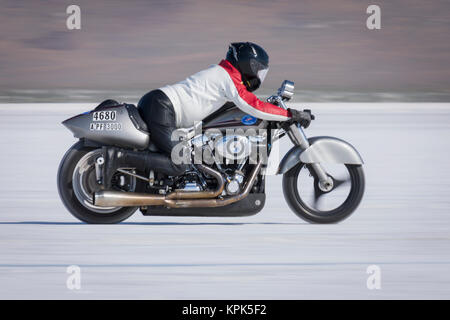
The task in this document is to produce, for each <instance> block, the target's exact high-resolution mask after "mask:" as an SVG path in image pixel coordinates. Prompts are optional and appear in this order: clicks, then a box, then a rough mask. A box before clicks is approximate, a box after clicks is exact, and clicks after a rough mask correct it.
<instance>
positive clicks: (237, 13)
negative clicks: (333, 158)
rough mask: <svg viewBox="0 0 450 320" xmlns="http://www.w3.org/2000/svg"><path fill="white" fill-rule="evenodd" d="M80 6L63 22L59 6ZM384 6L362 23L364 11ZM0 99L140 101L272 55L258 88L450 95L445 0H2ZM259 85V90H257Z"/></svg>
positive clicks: (303, 94)
mask: <svg viewBox="0 0 450 320" xmlns="http://www.w3.org/2000/svg"><path fill="white" fill-rule="evenodd" d="M71 4H76V5H78V6H79V7H80V8H81V29H80V30H68V29H67V27H66V20H67V18H68V16H69V14H67V13H66V8H67V7H68V6H69V5H71ZM371 4H376V5H379V6H380V8H381V29H380V30H369V29H368V28H367V27H366V20H367V18H368V17H369V14H367V13H366V9H367V7H368V6H369V5H371ZM0 8H1V10H0V24H1V28H0V48H1V49H0V70H1V71H0V102H85V101H89V102H91V101H98V100H100V99H103V98H107V97H111V98H116V99H118V100H121V101H125V100H127V101H128V102H136V101H137V99H139V97H140V96H142V95H143V94H144V93H145V92H147V91H149V90H151V89H153V88H157V87H160V86H162V85H164V84H167V83H175V82H178V81H180V80H182V79H184V78H185V77H187V76H189V75H190V74H193V73H195V72H197V71H199V70H201V69H204V68H206V67H208V66H209V65H211V64H214V63H218V62H219V61H220V60H221V59H222V58H224V56H225V52H226V50H227V46H228V44H229V43H230V42H235V41H252V42H256V43H258V44H260V45H261V46H263V47H264V48H265V49H266V50H267V51H268V53H269V55H270V72H269V74H268V77H267V79H266V82H265V83H264V85H263V87H262V89H260V90H259V94H261V95H266V94H269V93H271V92H273V91H274V90H275V89H276V88H277V87H278V86H279V84H280V83H281V81H282V80H284V79H291V80H293V81H295V83H296V88H297V94H296V98H297V101H313V102H327V101H356V102H380V101H381V102H383V101H405V102H413V101H414V102H424V101H425V102H433V101H434V102H446V101H450V85H449V84H450V68H449V65H450V55H449V54H448V53H449V47H450V41H449V33H450V2H449V1H439V0H433V1H420V0H408V1H406V0H404V1H402V0H398V1H372V0H370V1H366V0H362V1H361V0H339V1H330V0H328V1H324V0H314V1H312V0H311V1H309V0H302V1H298V0H281V1H273V0H267V1H266V0H258V1H256V0H248V1H242V0H240V1H235V0H227V1H224V0H222V1H210V0H161V1H159V0H150V1H148V0H130V1H119V0H107V1H106V0H96V1H87V0H77V1H75V2H74V1H72V0H71V1H60V0H58V1H54V0H53V1H16V0H0ZM257 93H258V92H257Z"/></svg>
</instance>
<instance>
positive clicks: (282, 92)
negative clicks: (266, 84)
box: [278, 80, 294, 100]
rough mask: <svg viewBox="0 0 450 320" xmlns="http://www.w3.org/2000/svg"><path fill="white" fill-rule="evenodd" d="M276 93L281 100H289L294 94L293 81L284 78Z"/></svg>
mask: <svg viewBox="0 0 450 320" xmlns="http://www.w3.org/2000/svg"><path fill="white" fill-rule="evenodd" d="M278 95H279V96H280V97H281V98H283V100H290V99H291V98H292V96H293V95H294V82H292V81H289V80H284V81H283V83H282V84H281V87H280V88H279V89H278Z"/></svg>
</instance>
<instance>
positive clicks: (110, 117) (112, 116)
mask: <svg viewBox="0 0 450 320" xmlns="http://www.w3.org/2000/svg"><path fill="white" fill-rule="evenodd" d="M92 120H93V121H114V120H116V111H96V112H94V113H93V114H92Z"/></svg>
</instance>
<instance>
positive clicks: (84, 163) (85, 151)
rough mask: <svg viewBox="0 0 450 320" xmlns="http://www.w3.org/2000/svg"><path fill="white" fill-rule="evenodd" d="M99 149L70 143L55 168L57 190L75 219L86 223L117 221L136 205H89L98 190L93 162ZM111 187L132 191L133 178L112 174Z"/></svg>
mask: <svg viewBox="0 0 450 320" xmlns="http://www.w3.org/2000/svg"><path fill="white" fill-rule="evenodd" d="M100 156H101V149H95V148H89V147H85V146H84V144H83V143H82V142H77V143H76V144H74V145H73V146H72V147H71V148H70V149H69V150H68V151H67V152H66V154H65V155H64V157H63V159H62V160H61V164H60V166H59V170H58V177H57V179H58V192H59V196H60V197H61V200H62V202H63V204H64V205H65V207H66V208H67V209H68V210H69V212H70V213H71V214H72V215H73V216H74V217H76V218H77V219H79V220H81V221H83V222H87V223H99V224H111V223H119V222H121V221H123V220H125V219H127V218H128V217H130V216H131V215H132V214H133V213H134V212H135V211H136V209H137V208H136V207H108V208H105V207H99V206H95V205H93V202H92V194H93V193H94V192H96V191H99V190H101V188H102V186H101V185H100V184H99V183H98V182H97V180H96V174H95V161H96V160H97V159H98V158H99V157H100ZM112 185H113V188H115V189H118V190H123V191H134V189H135V188H136V180H135V178H133V177H131V176H122V175H119V174H115V175H114V176H113V182H112Z"/></svg>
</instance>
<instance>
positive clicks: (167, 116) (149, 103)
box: [138, 90, 187, 175]
mask: <svg viewBox="0 0 450 320" xmlns="http://www.w3.org/2000/svg"><path fill="white" fill-rule="evenodd" d="M138 110H139V113H140V114H141V116H142V118H143V120H144V121H145V122H146V123H147V127H148V130H149V132H150V139H151V141H152V142H153V143H154V144H155V145H156V147H157V148H158V149H159V150H160V151H161V152H162V153H163V155H162V154H159V156H156V155H154V158H155V159H154V161H151V162H156V163H155V165H156V167H160V166H161V165H162V164H163V163H164V164H165V166H167V168H166V169H167V170H169V172H172V173H173V174H172V175H178V174H181V173H183V172H184V171H185V170H186V168H187V165H183V164H180V165H175V164H174V163H173V162H172V160H171V158H170V156H171V152H172V148H173V147H174V146H175V145H176V144H178V143H179V141H172V139H171V136H172V132H173V131H174V130H175V129H176V120H175V111H174V109H173V105H172V102H171V101H170V99H169V98H168V97H167V96H166V94H165V93H164V92H162V91H161V90H153V91H150V92H148V93H146V94H145V95H144V96H143V97H142V98H141V99H140V100H139V102H138ZM156 158H158V159H156ZM155 169H156V168H155ZM175 173H176V174H175Z"/></svg>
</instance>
